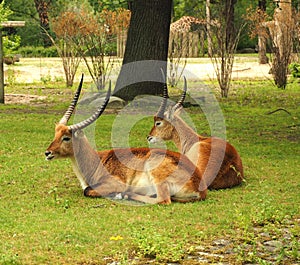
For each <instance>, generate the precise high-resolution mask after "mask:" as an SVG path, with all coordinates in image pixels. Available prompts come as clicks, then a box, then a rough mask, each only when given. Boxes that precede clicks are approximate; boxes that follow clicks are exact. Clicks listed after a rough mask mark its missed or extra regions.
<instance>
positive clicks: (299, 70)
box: [289, 63, 300, 78]
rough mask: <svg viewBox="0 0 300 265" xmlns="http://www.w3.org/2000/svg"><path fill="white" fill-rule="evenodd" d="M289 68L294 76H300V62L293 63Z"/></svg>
mask: <svg viewBox="0 0 300 265" xmlns="http://www.w3.org/2000/svg"><path fill="white" fill-rule="evenodd" d="M289 70H290V72H291V74H292V76H293V77H295V78H300V63H291V64H290V65H289Z"/></svg>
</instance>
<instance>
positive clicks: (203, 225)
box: [0, 81, 300, 264]
mask: <svg viewBox="0 0 300 265" xmlns="http://www.w3.org/2000/svg"><path fill="white" fill-rule="evenodd" d="M55 86H56V85H55ZM7 89H8V92H11V91H14V92H15V93H16V92H22V91H23V90H24V89H29V88H28V87H26V86H25V85H23V86H20V87H16V86H15V87H13V88H12V87H11V88H10V87H8V88H7ZM61 90H62V89H61V88H60V89H58V88H43V90H42V91H40V93H42V94H43V95H47V96H48V99H50V100H49V102H48V101H47V100H46V101H44V102H42V103H38V104H34V105H31V106H24V105H2V106H0V119H1V126H0V185H1V190H0V235H1V244H0V264H109V263H111V262H113V261H118V262H120V264H149V262H150V261H151V260H156V263H155V264H166V263H167V262H178V263H180V264H199V261H197V255H198V256H199V253H198V252H199V249H200V250H201V249H202V248H205V249H208V248H209V247H210V246H212V245H213V242H214V241H215V240H217V239H226V240H229V242H230V244H231V245H232V252H230V253H229V254H226V249H225V248H224V249H222V248H221V249H220V248H219V249H212V250H211V252H212V253H215V254H222V255H223V258H217V257H210V262H211V263H213V262H216V263H217V262H227V263H230V264H244V263H247V262H248V263H256V264H290V263H294V264H296V262H297V261H298V262H299V232H300V231H299V219H300V215H299V205H300V196H299V188H300V187H299V175H300V163H299V157H300V145H299V142H300V114H299V113H300V112H299V107H300V106H299V99H300V90H299V85H298V84H291V85H289V86H288V87H287V90H285V91H284V90H279V89H277V88H276V87H274V86H271V85H270V83H268V82H262V81H251V82H242V81H236V82H234V83H233V88H232V90H231V95H230V97H229V98H228V99H219V98H218V100H219V102H220V106H221V109H222V111H223V115H224V117H225V120H226V130H227V139H228V140H229V141H230V142H231V143H232V144H233V145H234V146H236V148H237V149H238V150H239V152H240V154H241V156H242V159H243V163H244V167H245V175H246V178H247V179H246V181H245V183H244V184H243V185H242V186H241V187H237V188H234V189H228V190H221V191H210V192H209V193H208V197H207V200H206V201H204V202H196V203H187V204H180V203H173V204H171V205H169V206H159V205H153V206H133V205H127V204H121V203H118V202H115V201H110V200H106V199H90V198H85V197H84V196H83V193H82V190H81V188H80V185H79V183H78V181H77V179H76V177H75V176H74V174H73V171H72V168H71V164H70V162H69V161H66V160H57V161H51V162H50V163H49V162H47V161H45V159H44V154H43V153H44V151H45V150H46V148H47V146H48V145H49V143H50V142H51V140H52V138H53V136H54V125H55V122H57V121H58V120H59V119H60V118H61V115H62V113H63V112H64V111H65V109H66V107H67V105H68V103H69V100H70V99H71V97H72V91H71V90H63V91H62V92H63V95H64V96H63V97H62V95H61V94H58V93H57V92H58V91H61ZM32 91H36V89H33V90H32ZM62 99H63V100H62ZM278 108H284V109H286V110H288V111H289V112H290V115H289V114H288V113H286V112H284V111H278V112H275V113H274V114H269V115H268V114H267V113H268V112H270V111H273V110H276V109H278ZM187 111H188V113H189V114H190V117H191V118H192V119H193V122H194V123H195V125H196V127H197V129H198V131H199V132H201V133H203V134H210V131H209V128H208V126H207V122H206V120H205V116H204V115H203V114H202V112H201V110H200V109H199V108H197V107H191V108H189V109H187ZM115 118H116V115H115V114H105V115H103V116H102V117H101V118H100V119H99V121H98V123H97V127H96V142H97V146H98V148H99V149H102V148H103V149H107V148H110V146H111V143H110V140H111V138H110V136H111V135H110V131H111V126H112V124H113V122H114V119H115ZM151 127H152V118H151V117H149V118H145V119H143V120H141V121H140V122H139V123H137V124H136V125H135V127H134V130H133V132H132V133H131V134H130V144H131V145H134V146H145V144H147V143H146V141H145V137H146V136H147V134H148V132H149V130H150V128H151ZM170 148H174V147H173V146H171V147H170ZM287 233H288V237H287V236H286V234H287ZM266 235H268V236H269V238H271V239H272V240H275V241H276V240H277V241H279V243H280V242H281V243H282V245H281V247H280V248H278V249H276V250H275V251H273V252H272V253H273V254H272V253H271V252H270V253H269V252H268V250H266V249H264V248H263V247H262V246H263V244H264V241H265V240H266V239H265V237H266ZM188 256H192V257H194V259H188ZM147 262H148V263H147Z"/></svg>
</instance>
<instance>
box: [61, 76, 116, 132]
mask: <svg viewBox="0 0 300 265" xmlns="http://www.w3.org/2000/svg"><path fill="white" fill-rule="evenodd" d="M82 84H83V74H82V76H81V80H80V83H79V86H78V88H77V91H76V93H75V95H74V98H73V100H72V102H71V104H70V106H69V107H68V109H67V111H66V112H65V114H64V116H63V117H62V118H61V120H60V121H59V123H60V124H64V125H67V122H68V121H69V119H70V117H71V115H72V113H73V112H74V109H75V107H76V105H77V102H78V99H79V96H80V93H81V89H82ZM110 94H111V81H109V88H108V91H107V94H106V97H105V100H104V103H103V104H102V106H101V107H100V108H99V109H97V110H96V111H95V113H94V114H93V115H92V116H90V117H89V118H88V119H85V120H84V121H82V122H79V123H76V124H73V125H70V126H68V128H69V130H70V131H77V130H80V129H84V128H85V127H87V126H89V125H90V124H92V123H93V122H94V121H96V120H97V119H98V118H99V117H100V116H101V114H102V113H103V111H104V110H105V108H106V106H107V104H108V102H109V98H110Z"/></svg>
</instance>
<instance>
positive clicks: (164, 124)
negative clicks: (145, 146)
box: [147, 77, 187, 143]
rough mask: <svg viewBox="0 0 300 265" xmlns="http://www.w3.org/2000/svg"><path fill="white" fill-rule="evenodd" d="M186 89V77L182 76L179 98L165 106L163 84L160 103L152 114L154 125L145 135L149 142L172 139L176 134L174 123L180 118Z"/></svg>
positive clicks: (165, 89) (165, 90)
mask: <svg viewBox="0 0 300 265" xmlns="http://www.w3.org/2000/svg"><path fill="white" fill-rule="evenodd" d="M186 90H187V83H186V78H185V77H184V89H183V92H182V95H181V98H180V99H179V100H178V102H177V103H176V104H175V105H174V106H170V107H169V108H167V100H168V88H167V85H166V84H165V86H164V93H163V100H162V103H161V105H160V108H159V110H158V112H157V114H156V115H155V116H154V126H153V127H152V129H151V131H150V134H149V135H148V136H147V140H148V142H149V143H155V142H157V141H158V140H159V139H161V140H166V141H167V140H172V139H174V137H175V136H177V132H176V128H175V125H176V122H177V121H178V120H179V119H180V117H179V114H180V112H181V110H182V108H183V102H184V99H185V96H186ZM180 120H181V119H180Z"/></svg>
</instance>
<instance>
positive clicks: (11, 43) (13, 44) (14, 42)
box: [2, 35, 21, 57]
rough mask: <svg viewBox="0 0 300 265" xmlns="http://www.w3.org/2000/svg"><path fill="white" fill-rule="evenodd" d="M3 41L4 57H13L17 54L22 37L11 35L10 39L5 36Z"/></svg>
mask: <svg viewBox="0 0 300 265" xmlns="http://www.w3.org/2000/svg"><path fill="white" fill-rule="evenodd" d="M2 41H3V53H4V56H6V57H8V56H13V55H14V54H16V53H17V49H18V48H19V47H20V44H21V37H20V36H18V35H10V36H9V37H8V36H4V37H3V38H2Z"/></svg>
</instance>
